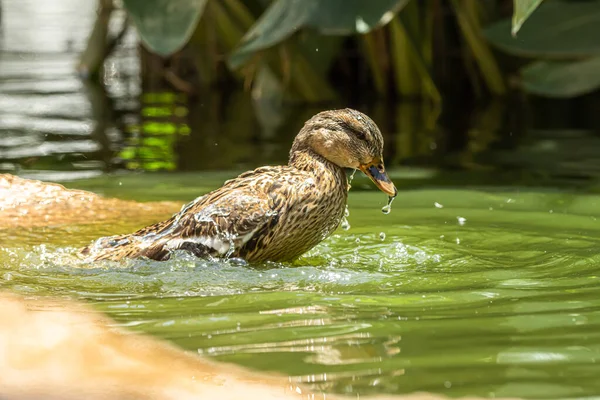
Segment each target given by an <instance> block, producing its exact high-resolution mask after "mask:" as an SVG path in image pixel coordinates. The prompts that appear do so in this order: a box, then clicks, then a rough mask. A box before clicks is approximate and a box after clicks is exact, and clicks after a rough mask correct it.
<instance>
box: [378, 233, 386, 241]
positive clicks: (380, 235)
mask: <svg viewBox="0 0 600 400" xmlns="http://www.w3.org/2000/svg"><path fill="white" fill-rule="evenodd" d="M379 239H381V240H382V241H383V240H385V233H384V232H379Z"/></svg>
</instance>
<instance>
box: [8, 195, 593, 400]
mask: <svg viewBox="0 0 600 400" xmlns="http://www.w3.org/2000/svg"><path fill="white" fill-rule="evenodd" d="M198 194H200V193H198ZM159 195H160V192H157V193H156V196H159ZM380 196H381V193H379V192H376V191H372V192H355V191H353V192H351V193H350V195H349V206H350V207H351V208H352V218H353V227H352V231H348V232H346V231H344V230H342V229H340V230H339V231H338V232H336V234H334V235H333V236H332V237H331V238H329V239H327V240H325V241H324V242H323V243H321V244H320V245H319V246H317V247H316V248H315V249H313V250H311V251H310V252H309V253H308V254H307V255H305V256H304V257H302V258H301V259H300V260H298V261H296V262H294V263H264V264H261V265H250V266H246V265H243V264H241V263H237V262H236V261H235V260H229V261H226V262H219V261H206V260H197V259H194V258H193V257H189V256H187V255H185V254H180V255H179V256H178V257H175V258H174V259H173V260H170V261H168V262H163V263H161V262H154V261H144V260H130V261H127V262H123V263H114V262H113V263H109V262H106V263H96V264H85V263H81V262H80V261H77V259H76V258H75V257H74V256H73V254H74V252H75V250H76V249H77V247H79V246H82V245H85V244H87V243H88V242H89V241H90V240H91V239H93V238H94V237H95V236H97V235H98V234H99V233H101V234H103V235H104V234H107V233H110V232H111V231H112V230H115V229H117V230H126V229H129V228H130V227H129V226H119V227H114V226H113V227H111V226H73V227H67V228H65V227H62V228H60V227H56V228H45V229H43V230H39V229H37V230H30V231H24V230H20V232H12V233H9V232H0V243H2V247H1V249H0V286H1V287H2V288H4V289H10V290H13V291H18V292H21V293H26V294H28V295H45V294H54V295H60V296H69V297H75V298H80V299H86V300H88V301H90V302H92V304H94V305H95V306H96V307H97V308H99V309H101V310H103V311H105V312H107V313H108V314H109V315H110V316H112V317H113V318H115V319H116V320H117V322H118V323H119V324H121V325H123V326H126V327H128V328H129V329H133V330H136V331H141V332H146V333H149V334H152V335H155V336H158V337H161V338H164V339H167V340H170V341H172V342H174V343H176V344H177V345H179V346H181V347H183V348H185V349H187V350H190V351H197V352H198V353H200V354H201V355H203V356H207V357H213V358H215V359H218V360H222V361H230V362H235V363H239V364H242V365H245V366H248V367H251V368H255V369H259V370H264V371H275V372H280V373H284V374H289V375H290V376H293V377H294V378H295V379H297V380H300V381H303V382H306V383H308V384H310V385H313V387H314V388H317V389H319V388H321V389H325V390H327V391H329V392H339V393H352V394H361V395H367V394H380V393H411V392H414V391H429V392H436V393H441V394H444V395H449V396H463V395H480V396H487V397H492V396H495V397H500V396H522V397H526V398H566V397H577V398H584V397H591V396H594V395H596V394H597V393H598V391H600V387H599V384H598V379H597V376H598V375H599V374H600V369H599V367H598V366H597V360H598V357H600V334H598V333H597V332H600V330H599V329H598V328H599V326H600V300H599V296H598V292H599V291H600V281H599V279H600V268H599V266H600V256H599V255H598V252H597V249H598V239H597V238H598V237H600V223H599V222H598V217H600V196H596V195H578V194H570V193H560V192H545V193H541V192H526V191H523V190H522V191H520V192H517V191H510V192H498V191H495V192H486V191H476V190H414V191H403V193H402V196H403V201H402V202H401V204H397V205H395V210H394V213H392V214H388V215H383V214H381V213H379V212H378V211H377V210H376V209H375V210H374V209H373V205H374V204H377V202H378V201H380V200H379V199H380V198H381V197H380ZM181 200H182V202H184V201H187V200H189V199H188V198H182V199H181ZM436 202H437V203H438V204H443V205H444V206H443V208H439V207H437V206H435V203H436ZM551 210H552V212H550V211H551ZM459 218H463V219H464V221H468V223H464V224H462V225H461V223H460V222H461V220H460V219H459ZM464 221H463V222H464ZM123 223H124V224H132V225H133V224H135V223H136V222H135V221H129V222H127V221H124V222H123ZM138 223H139V222H138ZM382 231H385V240H383V241H382V239H381V237H380V232H382ZM45 238H49V239H50V240H48V241H47V243H45V245H44V246H42V245H41V244H42V242H43V241H44V239H45ZM357 239H359V242H358V243H357V241H356V240H357ZM457 239H459V244H457Z"/></svg>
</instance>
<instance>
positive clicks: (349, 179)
mask: <svg viewBox="0 0 600 400" xmlns="http://www.w3.org/2000/svg"><path fill="white" fill-rule="evenodd" d="M355 174H356V170H352V173H351V174H350V176H349V177H348V190H350V188H351V187H352V180H353V179H354V175H355Z"/></svg>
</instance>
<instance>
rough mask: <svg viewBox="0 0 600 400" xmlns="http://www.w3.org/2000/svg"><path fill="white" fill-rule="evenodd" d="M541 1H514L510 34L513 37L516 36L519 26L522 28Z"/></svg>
mask: <svg viewBox="0 0 600 400" xmlns="http://www.w3.org/2000/svg"><path fill="white" fill-rule="evenodd" d="M542 1H543V0H514V11H513V17H512V34H513V36H516V35H517V32H519V29H521V26H523V22H525V20H526V19H527V18H529V16H530V15H531V13H532V12H534V11H535V9H536V8H538V6H539V5H540V4H541V3H542Z"/></svg>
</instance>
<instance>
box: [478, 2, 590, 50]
mask: <svg viewBox="0 0 600 400" xmlns="http://www.w3.org/2000/svg"><path fill="white" fill-rule="evenodd" d="M485 36H486V37H487V38H488V39H489V40H490V41H491V43H492V44H494V45H495V46H498V47H499V48H501V49H503V50H505V51H507V52H509V53H512V54H516V55H520V56H525V57H547V58H563V59H564V58H567V59H568V58H571V59H572V58H580V57H587V56H590V55H600V0H586V1H565V0H545V1H544V2H543V3H542V4H541V5H540V6H539V8H538V9H537V10H536V12H534V13H533V14H531V16H530V17H529V19H528V20H527V23H526V24H524V25H523V26H522V27H521V29H520V31H519V35H518V37H517V38H514V37H513V36H512V35H511V19H505V20H503V21H500V22H498V23H496V24H493V25H491V26H490V27H488V28H487V29H486V30H485Z"/></svg>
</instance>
